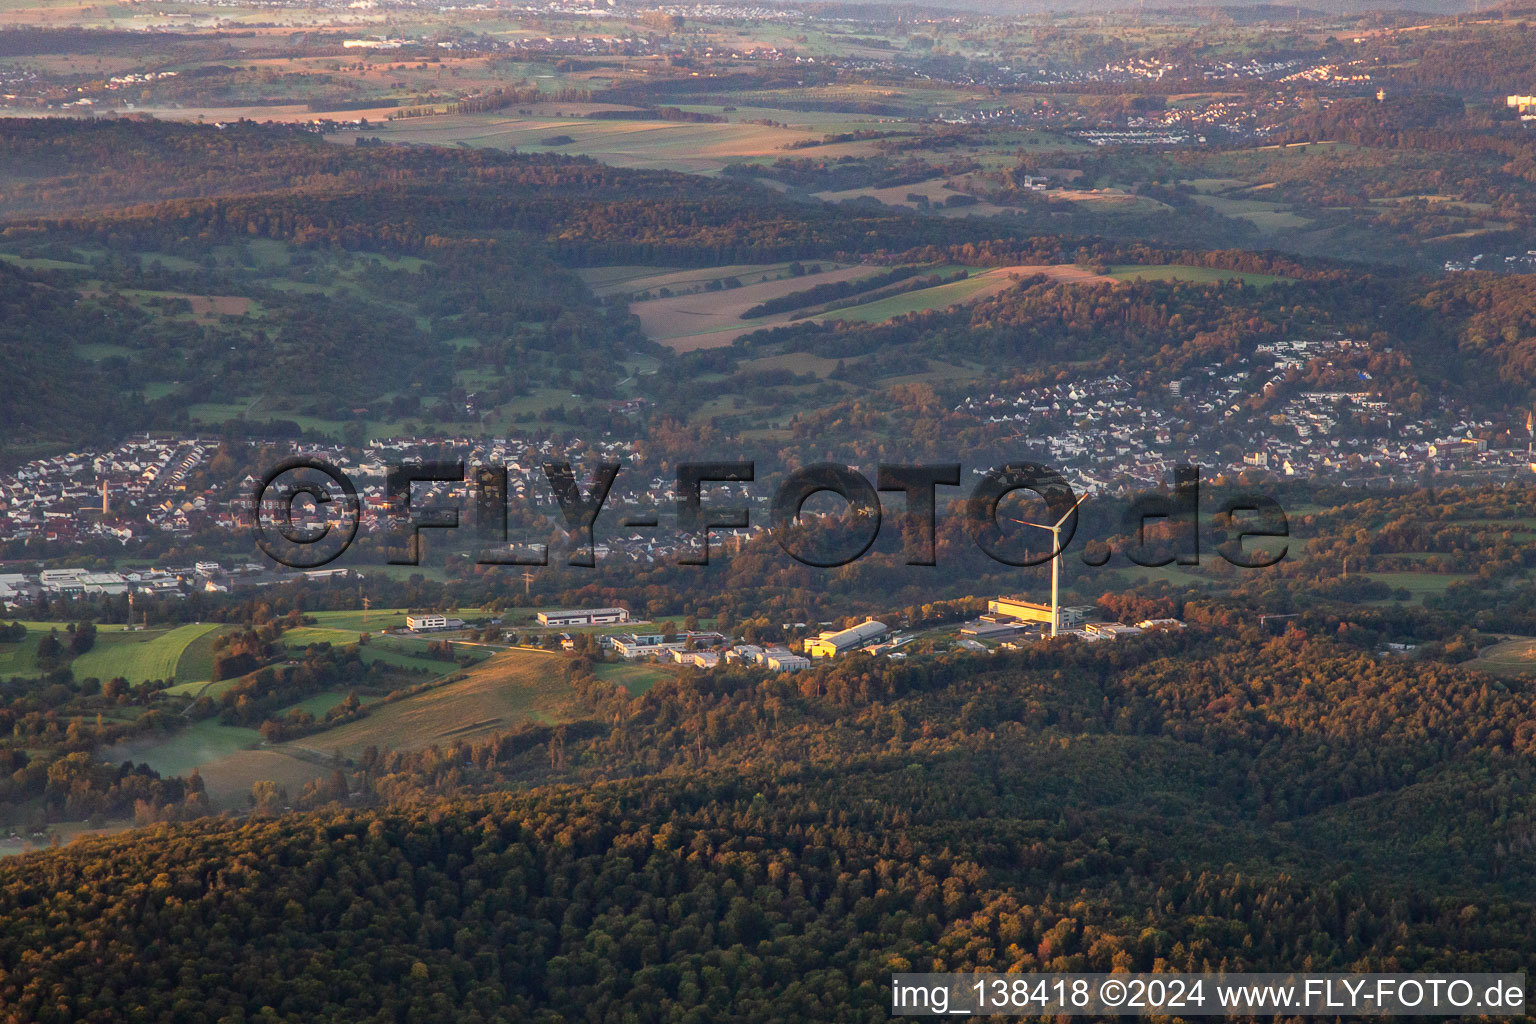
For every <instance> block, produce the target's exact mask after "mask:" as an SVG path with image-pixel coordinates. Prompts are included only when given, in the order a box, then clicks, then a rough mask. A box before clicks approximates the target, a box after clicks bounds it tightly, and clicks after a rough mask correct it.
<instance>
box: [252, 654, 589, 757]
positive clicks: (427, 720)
mask: <svg viewBox="0 0 1536 1024" xmlns="http://www.w3.org/2000/svg"><path fill="white" fill-rule="evenodd" d="M565 664H566V663H565V659H564V658H562V657H560V656H558V655H554V654H544V653H534V652H532V651H523V650H516V651H506V652H503V653H501V654H497V655H496V656H494V657H492V658H490V659H489V660H487V661H485V662H483V663H481V664H479V665H477V666H475V667H474V668H471V669H467V670H465V671H464V675H465V678H464V679H462V680H459V681H457V682H453V683H447V684H445V685H442V686H436V687H433V688H432V689H430V690H427V691H426V692H424V693H419V694H416V695H414V696H411V697H406V698H403V699H401V700H397V701H391V702H389V703H386V704H379V705H376V706H374V707H373V708H372V709H371V710H370V712H369V714H368V715H367V716H366V717H365V718H362V719H361V720H359V721H356V722H349V723H347V724H345V725H341V726H338V727H336V728H334V729H329V730H326V731H325V732H322V733H318V734H316V735H313V736H305V737H303V738H302V739H298V740H293V741H291V742H290V743H288V744H284V745H282V746H287V747H299V748H303V749H306V750H310V751H313V752H316V753H322V752H323V753H329V752H330V751H333V750H339V751H341V752H342V753H343V754H345V755H346V756H349V757H356V756H357V755H359V754H361V753H362V751H363V749H364V748H365V747H369V746H375V747H378V748H379V749H380V750H415V749H419V748H421V747H426V746H431V745H432V744H434V743H448V742H452V741H454V740H458V739H465V738H478V737H481V736H485V735H489V734H491V733H494V732H506V731H507V730H509V729H512V728H515V727H516V726H517V725H520V724H521V723H523V722H545V723H549V722H559V721H568V720H570V719H572V718H574V717H575V715H576V708H575V706H574V705H573V703H572V698H571V691H570V687H569V685H568V684H567V683H566V682H565Z"/></svg>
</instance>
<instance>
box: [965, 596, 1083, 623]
mask: <svg viewBox="0 0 1536 1024" xmlns="http://www.w3.org/2000/svg"><path fill="white" fill-rule="evenodd" d="M1090 610H1091V609H1086V608H1079V607H1071V608H1058V609H1057V612H1056V614H1057V615H1058V616H1059V618H1057V619H1056V623H1055V625H1056V628H1057V629H1069V628H1071V627H1073V626H1077V625H1080V624H1082V623H1083V622H1084V621H1085V620H1086V619H1087V618H1088V612H1089V611H1090ZM987 614H988V615H989V616H1006V617H1007V618H1010V619H1017V620H1019V621H1020V622H1044V623H1045V624H1047V625H1050V624H1051V619H1052V612H1051V606H1050V605H1048V604H1040V603H1038V602H1035V601H1026V600H1024V599H1023V598H1021V597H998V598H995V599H994V600H991V601H988V602H987Z"/></svg>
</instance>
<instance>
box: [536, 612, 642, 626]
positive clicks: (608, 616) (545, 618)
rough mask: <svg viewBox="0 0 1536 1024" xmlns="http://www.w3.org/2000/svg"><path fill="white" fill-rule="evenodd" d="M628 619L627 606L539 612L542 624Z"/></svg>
mask: <svg viewBox="0 0 1536 1024" xmlns="http://www.w3.org/2000/svg"><path fill="white" fill-rule="evenodd" d="M628 621H629V610H628V609H627V608H563V609H560V610H559V611H553V612H539V625H541V626H605V625H609V624H611V623H615V622H628Z"/></svg>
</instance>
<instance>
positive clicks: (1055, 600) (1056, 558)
mask: <svg viewBox="0 0 1536 1024" xmlns="http://www.w3.org/2000/svg"><path fill="white" fill-rule="evenodd" d="M1089 494H1090V492H1088V491H1084V492H1083V496H1082V497H1081V498H1078V499H1077V500H1076V501H1074V502H1073V503H1072V507H1071V508H1069V509H1067V511H1066V512H1065V513H1063V514H1062V517H1061V518H1060V519H1058V520H1056V522H1054V523H1052V524H1051V525H1050V526H1047V525H1045V524H1044V523H1031V522H1029V521H1028V520H1026V519H1014V520H1012V522H1015V523H1018V524H1019V525H1021V526H1033V527H1035V528H1036V529H1039V530H1050V531H1051V636H1055V635H1056V633H1057V630H1058V629H1059V627H1060V626H1061V602H1060V597H1059V594H1060V590H1061V557H1062V554H1063V552H1062V550H1061V524H1062V523H1064V522H1066V521H1067V520H1068V519H1069V518H1070V517H1071V515H1072V513H1074V512H1076V511H1077V507H1078V506H1079V505H1081V504H1082V503H1083V502H1085V501H1087V500H1088V498H1089Z"/></svg>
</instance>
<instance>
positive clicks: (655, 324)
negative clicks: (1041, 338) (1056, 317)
mask: <svg viewBox="0 0 1536 1024" xmlns="http://www.w3.org/2000/svg"><path fill="white" fill-rule="evenodd" d="M732 269H735V268H732ZM884 269H886V268H876V267H868V266H863V267H860V266H841V267H834V268H833V269H823V270H822V271H821V273H818V274H805V275H803V276H799V277H782V278H777V279H773V280H769V281H763V282H759V283H757V284H743V286H742V287H740V288H728V289H724V290H715V291H696V292H693V293H690V294H686V295H671V296H667V297H664V298H651V299H644V300H643V301H639V302H633V303H631V304H630V311H631V312H632V313H634V314H635V315H636V316H638V317H639V318H640V324H641V328H642V329H643V330H644V331H645V333H646V335H647V336H648V337H650V338H651V339H652V340H654V341H660V342H663V343H664V344H666V345H669V346H670V347H671V348H673V349H674V350H676V351H678V352H691V351H695V350H697V349H705V348H718V347H720V346H723V345H729V344H730V343H731V342H733V341H735V340H736V339H737V338H739V337H741V336H743V335H746V334H751V333H753V332H755V331H760V330H764V329H767V328H772V327H780V326H783V325H784V324H787V323H791V322H801V321H810V322H816V321H825V320H848V321H860V322H869V323H876V322H880V321H883V320H889V319H891V318H892V317H896V316H901V315H904V314H907V313H915V312H920V311H923V310H929V309H943V308H945V307H947V306H953V305H957V304H960V303H964V302H974V301H976V300H978V299H982V298H986V297H988V296H991V295H995V294H997V293H998V292H999V291H1003V290H1005V289H1007V288H1010V287H1013V286H1014V285H1015V284H1016V283H1018V281H1019V280H1021V279H1023V278H1026V277H1030V276H1032V275H1035V274H1044V275H1045V276H1047V277H1049V278H1051V279H1053V280H1055V281H1059V282H1063V283H1094V282H1100V281H1105V280H1108V278H1104V277H1101V276H1099V275H1096V274H1094V273H1092V272H1091V271H1088V270H1085V269H1083V268H1081V267H1078V266H1075V265H1073V264H1062V265H1057V266H1043V265H1042V266H1023V265H1021V266H1012V267H992V268H942V267H935V268H933V272H934V273H938V274H941V275H944V276H947V275H949V274H951V273H953V272H954V271H955V270H959V269H969V276H968V277H966V278H964V279H962V280H958V281H949V282H945V283H943V284H939V285H935V286H933V287H928V288H922V289H918V290H914V291H908V292H902V293H900V294H896V295H890V296H886V297H882V298H877V299H874V300H872V301H870V302H867V303H862V304H859V305H841V304H840V305H839V308H836V309H832V310H829V311H827V312H825V313H816V312H814V311H815V310H817V309H820V308H822V307H823V306H825V305H826V303H825V302H816V303H811V304H809V305H807V306H804V307H802V308H799V309H793V310H786V311H783V312H779V313H774V314H770V315H768V316H761V317H755V318H753V319H750V320H743V319H742V316H741V315H742V314H743V313H744V312H746V311H747V310H749V309H751V308H752V307H753V306H756V305H758V304H760V303H764V302H767V301H770V300H774V299H780V298H783V297H784V296H788V295H792V294H794V293H797V292H801V291H805V290H807V289H810V288H813V287H815V286H817V285H820V284H826V283H837V282H850V281H851V282H857V281H859V280H861V279H863V278H867V277H873V276H874V275H875V274H876V273H878V272H880V271H882V270H884ZM688 273H689V274H692V275H695V276H697V275H698V274H699V272H697V271H690V272H688ZM718 273H719V271H718V270H712V271H709V272H707V274H706V275H705V276H706V277H707V276H708V275H710V274H718ZM677 276H678V275H676V274H661V275H656V276H654V277H645V276H638V277H635V278H633V279H632V280H631V281H630V282H629V283H628V284H627V285H626V287H625V289H624V290H627V291H629V292H630V293H631V294H634V293H636V292H639V291H641V290H642V289H641V287H639V286H642V285H644V284H645V283H646V282H650V283H652V284H654V282H656V281H657V280H661V279H663V278H665V279H672V278H675V277H677ZM737 276H738V277H740V275H737ZM711 279H712V280H714V279H718V278H711ZM647 290H648V289H647ZM844 301H846V300H844Z"/></svg>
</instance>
